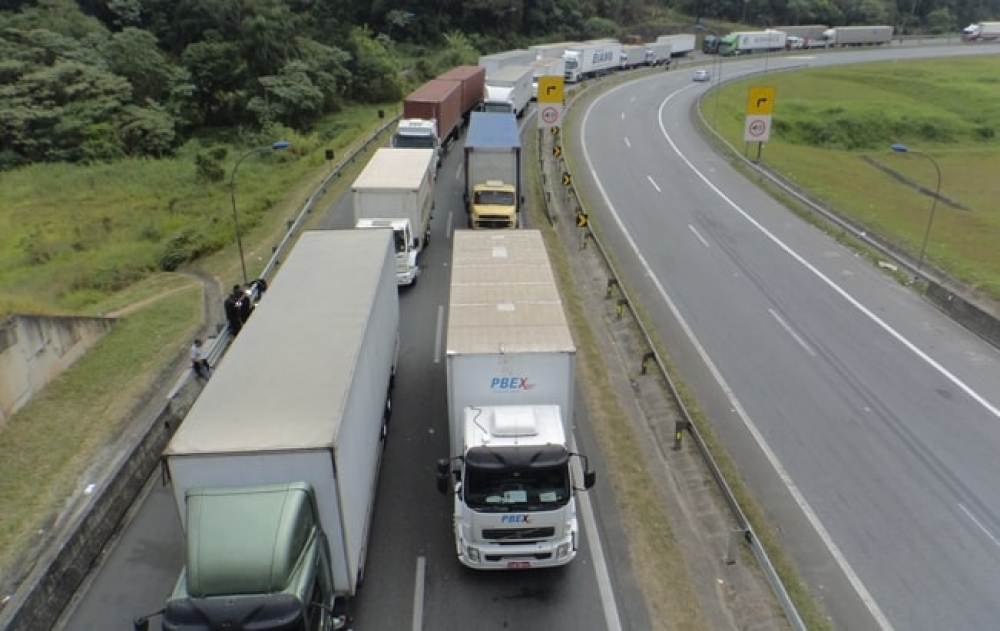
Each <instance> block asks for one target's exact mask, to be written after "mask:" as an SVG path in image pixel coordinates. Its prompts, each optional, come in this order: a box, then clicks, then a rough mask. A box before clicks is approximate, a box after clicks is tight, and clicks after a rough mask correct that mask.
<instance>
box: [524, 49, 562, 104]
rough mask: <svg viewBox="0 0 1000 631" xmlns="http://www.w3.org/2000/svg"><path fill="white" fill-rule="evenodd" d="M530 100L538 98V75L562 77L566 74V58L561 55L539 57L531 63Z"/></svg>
mask: <svg viewBox="0 0 1000 631" xmlns="http://www.w3.org/2000/svg"><path fill="white" fill-rule="evenodd" d="M531 66H532V68H533V69H534V72H533V73H532V77H531V100H532V101H536V100H538V78H539V77H562V76H564V75H565V74H566V60H565V59H563V58H562V57H541V58H539V59H538V60H537V61H535V62H534V63H533V64H532V65H531Z"/></svg>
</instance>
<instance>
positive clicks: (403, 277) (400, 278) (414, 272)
mask: <svg viewBox="0 0 1000 631" xmlns="http://www.w3.org/2000/svg"><path fill="white" fill-rule="evenodd" d="M418 276H420V268H419V267H413V268H410V269H406V270H400V269H397V270H396V284H397V285H399V286H400V287H402V286H406V285H412V284H413V283H415V282H417V277H418Z"/></svg>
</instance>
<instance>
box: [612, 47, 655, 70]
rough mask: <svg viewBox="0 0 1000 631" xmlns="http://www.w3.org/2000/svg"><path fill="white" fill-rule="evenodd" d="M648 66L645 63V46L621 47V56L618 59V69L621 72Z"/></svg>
mask: <svg viewBox="0 0 1000 631" xmlns="http://www.w3.org/2000/svg"><path fill="white" fill-rule="evenodd" d="M646 65H649V64H647V63H646V46H645V45H644V44H628V45H626V46H622V52H621V55H619V57H618V67H619V68H621V69H622V70H632V69H633V68H638V67H639V66H646Z"/></svg>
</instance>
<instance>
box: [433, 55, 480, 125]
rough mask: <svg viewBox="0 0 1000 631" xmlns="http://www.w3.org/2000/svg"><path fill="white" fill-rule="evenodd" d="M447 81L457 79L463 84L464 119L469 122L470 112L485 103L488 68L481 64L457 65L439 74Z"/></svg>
mask: <svg viewBox="0 0 1000 631" xmlns="http://www.w3.org/2000/svg"><path fill="white" fill-rule="evenodd" d="M438 79H443V80H445V81H457V82H459V83H460V84H461V86H462V121H463V122H464V123H465V124H468V123H469V114H471V113H472V112H474V111H476V110H478V109H479V108H480V107H482V105H483V98H484V97H485V96H486V69H485V68H482V67H480V66H456V67H454V68H452V69H451V70H449V71H448V72H445V73H443V74H441V75H439V76H438Z"/></svg>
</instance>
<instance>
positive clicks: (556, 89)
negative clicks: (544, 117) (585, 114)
mask: <svg viewBox="0 0 1000 631" xmlns="http://www.w3.org/2000/svg"><path fill="white" fill-rule="evenodd" d="M538 102H539V103H562V102H563V78H562V77H538Z"/></svg>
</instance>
